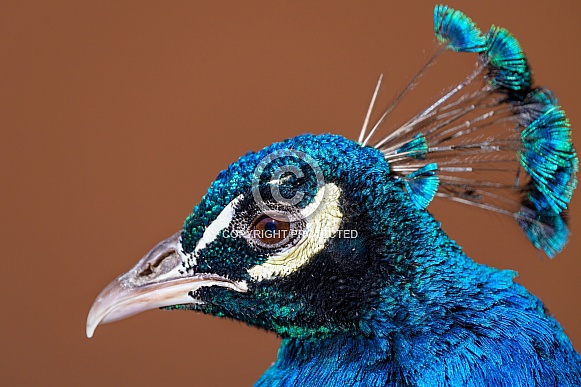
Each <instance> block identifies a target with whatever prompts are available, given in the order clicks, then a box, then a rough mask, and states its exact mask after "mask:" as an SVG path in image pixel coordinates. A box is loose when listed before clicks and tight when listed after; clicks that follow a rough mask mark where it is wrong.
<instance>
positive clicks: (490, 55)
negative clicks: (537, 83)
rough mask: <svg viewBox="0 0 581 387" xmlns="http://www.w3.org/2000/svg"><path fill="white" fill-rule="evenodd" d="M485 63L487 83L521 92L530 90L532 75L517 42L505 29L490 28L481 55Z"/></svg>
mask: <svg viewBox="0 0 581 387" xmlns="http://www.w3.org/2000/svg"><path fill="white" fill-rule="evenodd" d="M481 55H482V61H484V62H485V63H486V62H487V66H488V70H489V82H490V84H491V85H492V86H494V87H502V88H507V89H509V90H511V91H521V90H527V89H529V88H530V86H531V83H532V75H531V71H530V68H529V65H528V63H527V59H526V57H525V55H524V52H523V51H522V49H521V47H520V44H519V42H518V40H516V38H515V37H514V36H513V35H512V34H511V33H510V32H508V31H507V30H506V29H504V28H501V27H496V26H492V27H491V28H490V31H488V34H487V35H486V51H485V52H484V53H482V54H481Z"/></svg>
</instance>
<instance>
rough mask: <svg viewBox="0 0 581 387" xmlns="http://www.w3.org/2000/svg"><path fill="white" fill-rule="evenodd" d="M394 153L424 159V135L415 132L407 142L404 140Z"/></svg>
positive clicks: (426, 144) (426, 150) (425, 147)
mask: <svg viewBox="0 0 581 387" xmlns="http://www.w3.org/2000/svg"><path fill="white" fill-rule="evenodd" d="M396 153H398V154H405V155H406V156H408V157H413V158H416V159H420V160H424V159H425V158H426V156H427V154H428V142H427V141H426V136H424V135H423V134H422V133H418V134H416V135H415V136H414V138H412V139H411V140H410V141H409V142H406V143H405V144H403V145H402V146H401V147H400V148H398V149H397V150H396Z"/></svg>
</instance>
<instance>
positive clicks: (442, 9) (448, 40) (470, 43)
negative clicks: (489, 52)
mask: <svg viewBox="0 0 581 387" xmlns="http://www.w3.org/2000/svg"><path fill="white" fill-rule="evenodd" d="M434 33H435V34H436V38H437V39H438V41H439V42H440V43H442V44H444V45H445V46H446V47H447V48H448V49H450V50H453V51H459V52H481V51H483V50H484V48H485V46H486V39H485V38H484V36H483V34H482V31H480V29H479V28H478V27H476V24H475V23H474V22H473V21H472V19H470V18H469V17H468V16H466V15H465V14H464V13H463V12H460V11H457V10H455V9H454V8H451V7H448V6H447V5H437V6H436V7H435V8H434Z"/></svg>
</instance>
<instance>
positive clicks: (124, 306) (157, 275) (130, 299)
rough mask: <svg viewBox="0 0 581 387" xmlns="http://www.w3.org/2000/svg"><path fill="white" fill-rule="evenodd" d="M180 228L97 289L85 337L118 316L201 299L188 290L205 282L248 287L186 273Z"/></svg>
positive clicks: (228, 286) (207, 284) (212, 284)
mask: <svg viewBox="0 0 581 387" xmlns="http://www.w3.org/2000/svg"><path fill="white" fill-rule="evenodd" d="M180 235H181V231H180V232H177V233H175V234H174V235H172V236H171V237H169V238H167V239H166V240H164V241H162V242H160V243H158V244H157V246H155V247H154V248H153V249H152V250H151V251H150V252H149V253H147V254H146V255H145V256H144V257H143V258H142V259H141V260H140V261H139V262H138V263H137V265H135V266H134V267H133V268H132V269H131V270H129V271H128V272H127V273H125V274H122V275H120V276H119V277H117V278H116V279H115V280H114V281H113V282H111V283H110V284H109V285H107V286H106V287H105V289H103V290H102V291H101V293H99V295H98V296H97V298H96V299H95V302H94V303H93V306H92V307H91V310H90V311H89V316H88V317H87V337H89V338H90V337H92V336H93V333H94V332H95V329H96V328H97V326H98V325H99V324H105V323H110V322H113V321H117V320H121V319H124V318H127V317H130V316H133V315H134V314H137V313H141V312H144V311H146V310H149V309H155V308H161V307H164V306H171V305H181V304H199V303H202V302H201V301H199V300H196V299H195V298H194V297H193V296H192V292H194V291H196V290H197V289H199V288H201V287H205V286H221V287H226V288H229V289H232V290H234V291H238V292H246V291H247V290H248V288H247V286H246V283H245V282H236V281H232V280H229V279H227V278H224V277H221V276H218V275H215V274H199V273H196V274H191V273H190V274H188V273H186V270H184V269H183V265H182V263H183V262H184V261H185V259H187V256H186V255H185V254H184V253H183V252H182V249H181V244H180Z"/></svg>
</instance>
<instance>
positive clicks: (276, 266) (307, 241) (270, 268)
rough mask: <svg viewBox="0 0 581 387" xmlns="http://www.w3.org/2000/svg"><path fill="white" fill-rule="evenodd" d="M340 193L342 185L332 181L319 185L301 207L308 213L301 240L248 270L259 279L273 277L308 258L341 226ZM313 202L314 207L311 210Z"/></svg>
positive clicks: (289, 270) (295, 268)
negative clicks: (306, 202)
mask: <svg viewBox="0 0 581 387" xmlns="http://www.w3.org/2000/svg"><path fill="white" fill-rule="evenodd" d="M340 196H341V189H339V187H337V186H336V185H335V184H333V183H328V184H325V185H324V186H323V187H321V189H319V192H318V193H317V195H316V196H315V199H314V200H313V202H312V203H311V204H309V205H308V206H307V207H305V208H304V209H303V210H302V211H301V212H304V213H306V214H310V216H309V217H307V218H306V225H305V230H304V232H303V237H302V239H301V240H300V242H299V243H298V244H296V245H295V246H293V247H291V248H290V249H288V250H286V251H282V252H280V253H278V254H276V255H273V256H271V257H270V258H268V260H266V262H263V263H262V264H260V265H256V266H254V267H252V268H250V269H248V274H250V276H251V277H252V278H254V279H255V280H258V281H261V280H267V279H273V278H276V277H281V276H287V275H289V274H291V273H293V272H295V271H296V270H298V269H299V268H300V267H302V266H304V265H305V264H306V263H307V262H309V260H310V259H311V257H313V256H314V255H315V254H317V253H318V252H319V251H321V250H322V249H323V247H324V246H325V243H326V242H327V240H328V239H330V238H332V237H333V236H334V235H335V234H336V233H337V231H338V230H339V227H340V226H341V220H342V218H343V214H342V213H341V210H340V208H339V198H340ZM312 206H317V208H316V209H314V211H313V208H312Z"/></svg>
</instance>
